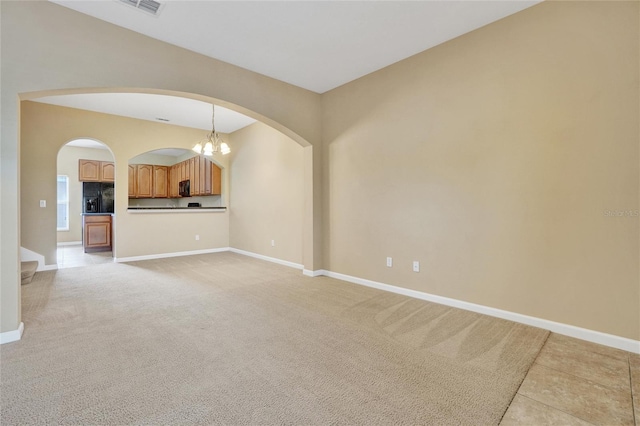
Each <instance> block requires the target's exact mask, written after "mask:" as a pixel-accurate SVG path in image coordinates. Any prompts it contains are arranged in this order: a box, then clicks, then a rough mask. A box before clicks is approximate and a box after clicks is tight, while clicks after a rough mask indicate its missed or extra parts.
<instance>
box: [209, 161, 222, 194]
mask: <svg viewBox="0 0 640 426" xmlns="http://www.w3.org/2000/svg"><path fill="white" fill-rule="evenodd" d="M220 194H222V169H220V167H218V166H216V165H215V164H213V163H212V165H211V195H220Z"/></svg>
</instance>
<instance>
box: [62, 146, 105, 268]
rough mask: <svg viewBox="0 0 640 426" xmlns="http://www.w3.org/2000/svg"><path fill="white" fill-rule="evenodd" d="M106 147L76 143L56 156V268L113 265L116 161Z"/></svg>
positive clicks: (64, 147) (65, 147) (64, 148)
mask: <svg viewBox="0 0 640 426" xmlns="http://www.w3.org/2000/svg"><path fill="white" fill-rule="evenodd" d="M114 160H115V159H114V156H113V154H112V153H111V151H110V150H109V148H108V147H107V145H105V144H104V143H102V142H100V141H97V140H94V139H88V138H87V139H75V140H72V141H70V142H68V143H67V144H65V145H64V146H63V147H62V148H61V149H60V151H59V152H58V158H57V221H56V222H57V223H56V231H57V233H56V235H57V249H56V255H57V264H58V268H59V269H61V268H72V267H78V266H88V265H95V264H100V263H107V262H113V250H112V235H113V233H112V224H113V215H114V213H115V209H114V200H115V161H114Z"/></svg>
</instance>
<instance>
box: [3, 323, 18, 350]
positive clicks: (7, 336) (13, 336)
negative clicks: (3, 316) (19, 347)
mask: <svg viewBox="0 0 640 426" xmlns="http://www.w3.org/2000/svg"><path fill="white" fill-rule="evenodd" d="M22 333H24V323H23V322H21V323H20V325H19V326H18V329H17V330H11V331H5V332H4V333H0V345H4V344H5V343H11V342H17V341H18V340H20V339H21V338H22Z"/></svg>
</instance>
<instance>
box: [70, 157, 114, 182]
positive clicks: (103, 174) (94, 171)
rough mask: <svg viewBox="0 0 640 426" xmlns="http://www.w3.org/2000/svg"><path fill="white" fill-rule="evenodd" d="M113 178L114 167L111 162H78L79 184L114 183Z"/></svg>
mask: <svg viewBox="0 0 640 426" xmlns="http://www.w3.org/2000/svg"><path fill="white" fill-rule="evenodd" d="M115 176H116V167H115V164H114V163H113V162H112V161H98V160H79V161H78V180H79V181H80V182H114V181H115Z"/></svg>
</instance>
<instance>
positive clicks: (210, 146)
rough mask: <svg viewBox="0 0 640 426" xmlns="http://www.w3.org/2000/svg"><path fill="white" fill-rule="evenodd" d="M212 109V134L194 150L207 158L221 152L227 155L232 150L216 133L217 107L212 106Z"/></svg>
mask: <svg viewBox="0 0 640 426" xmlns="http://www.w3.org/2000/svg"><path fill="white" fill-rule="evenodd" d="M211 109H212V112H211V133H208V134H207V136H206V139H205V140H203V141H201V142H198V143H197V144H195V146H194V147H193V148H192V149H193V150H194V151H195V152H197V153H198V154H204V155H207V156H211V155H213V153H214V152H220V153H222V155H227V154H228V153H230V152H231V148H229V145H227V144H226V143H225V142H223V141H222V138H221V137H220V135H219V134H218V132H216V123H215V118H216V107H215V106H214V105H211ZM203 144H204V147H203Z"/></svg>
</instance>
